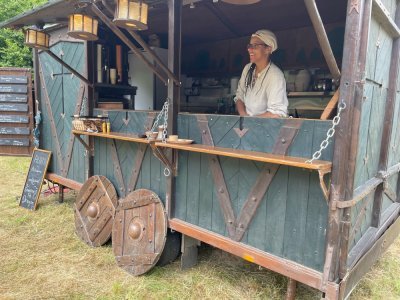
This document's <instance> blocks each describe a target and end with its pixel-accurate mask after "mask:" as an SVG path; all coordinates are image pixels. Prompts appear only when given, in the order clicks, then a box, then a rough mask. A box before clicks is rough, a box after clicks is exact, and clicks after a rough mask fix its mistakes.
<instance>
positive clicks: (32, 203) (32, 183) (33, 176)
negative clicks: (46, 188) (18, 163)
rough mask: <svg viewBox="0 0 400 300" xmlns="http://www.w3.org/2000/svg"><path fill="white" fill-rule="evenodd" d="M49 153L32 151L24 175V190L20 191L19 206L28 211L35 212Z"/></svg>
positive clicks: (37, 150) (38, 150) (48, 160)
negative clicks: (27, 168)
mask: <svg viewBox="0 0 400 300" xmlns="http://www.w3.org/2000/svg"><path fill="white" fill-rule="evenodd" d="M50 156H51V152H50V151H46V150H41V149H34V150H33V154H32V160H31V164H30V166H29V170H28V174H27V175H26V180H25V185H24V189H23V190H22V196H21V200H20V202H19V205H20V206H22V207H25V208H27V209H30V210H35V209H36V205H37V201H38V199H39V196H40V191H41V189H42V183H43V179H44V176H45V175H46V171H47V167H48V165H49V162H50Z"/></svg>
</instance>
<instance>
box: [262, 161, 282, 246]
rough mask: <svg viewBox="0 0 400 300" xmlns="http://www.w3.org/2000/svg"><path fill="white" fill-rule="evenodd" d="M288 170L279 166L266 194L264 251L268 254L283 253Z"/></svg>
mask: <svg viewBox="0 0 400 300" xmlns="http://www.w3.org/2000/svg"><path fill="white" fill-rule="evenodd" d="M288 178H289V168H288V167H286V166H281V167H280V168H279V170H278V173H277V174H276V178H275V179H274V181H273V182H272V183H271V187H270V188H269V189H268V192H267V201H266V203H265V204H266V205H265V206H266V207H265V209H266V217H265V218H266V220H265V228H264V230H265V234H264V235H261V237H263V236H265V247H264V248H263V249H265V251H267V252H269V253H276V254H278V253H279V254H281V253H283V242H284V238H285V219H286V209H287V203H286V202H287V197H288V185H287V184H285V183H287V182H288Z"/></svg>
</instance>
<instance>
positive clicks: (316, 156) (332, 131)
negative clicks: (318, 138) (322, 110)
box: [306, 100, 346, 164]
mask: <svg viewBox="0 0 400 300" xmlns="http://www.w3.org/2000/svg"><path fill="white" fill-rule="evenodd" d="M345 108H346V103H344V101H343V100H342V101H341V103H340V104H339V106H338V112H337V115H336V116H335V117H334V118H333V121H332V127H331V128H329V130H328V132H327V133H326V139H325V140H323V141H322V143H321V145H320V148H319V150H317V151H315V153H314V154H313V156H312V158H311V159H309V160H307V161H306V163H309V164H311V163H312V162H313V161H314V160H316V159H319V158H320V157H321V154H322V151H323V150H325V149H326V148H327V147H328V145H329V140H330V139H331V138H332V137H333V136H334V135H335V127H336V126H337V125H339V123H340V114H341V113H342V111H343V110H344V109H345Z"/></svg>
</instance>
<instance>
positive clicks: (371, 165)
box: [350, 0, 399, 249]
mask: <svg viewBox="0 0 400 300" xmlns="http://www.w3.org/2000/svg"><path fill="white" fill-rule="evenodd" d="M382 3H383V4H384V6H385V7H386V8H387V9H388V11H389V12H390V14H391V15H392V16H394V13H395V10H396V6H397V4H396V1H394V0H385V1H382ZM392 46H393V39H392V37H391V36H389V35H388V33H387V32H386V30H385V28H384V27H383V26H381V24H379V23H378V21H377V20H376V19H375V18H374V17H373V19H372V20H371V25H370V36H369V43H368V52H367V64H366V84H365V86H364V90H363V93H364V95H363V96H364V101H363V104H362V111H361V118H360V119H361V124H360V129H359V140H358V152H357V160H356V172H355V176H354V188H357V187H358V186H361V185H362V184H363V183H365V182H366V181H367V180H368V179H371V178H373V177H374V176H376V174H377V172H378V164H379V156H380V150H381V139H382V134H383V122H384V116H385V105H386V101H387V88H388V85H389V80H390V79H389V70H390V63H391V56H392ZM398 110H399V104H398V103H396V105H395V117H394V122H393V126H394V127H393V131H394V132H393V131H392V137H391V145H390V147H389V160H388V162H389V166H390V165H391V163H392V162H393V157H395V155H393V154H396V153H395V152H396V150H395V147H393V143H395V140H396V138H395V136H396V134H397V133H396V132H397V127H398V124H397V123H398ZM395 128H396V129H395ZM396 185H397V183H395V186H396ZM388 201H389V200H388V199H387V197H386V196H383V202H382V203H383V210H382V211H384V209H385V207H387V206H388V205H389V203H388ZM372 207H373V194H372V195H370V196H369V197H367V198H366V199H364V200H363V201H361V202H359V203H358V204H357V205H356V206H355V207H354V208H353V209H352V210H351V222H352V227H354V226H357V233H355V234H354V239H353V240H352V241H350V249H351V248H352V247H353V246H354V245H355V244H356V243H357V242H358V240H359V239H360V238H361V237H362V236H363V234H364V233H365V232H366V231H367V230H368V228H369V227H370V224H371V219H372ZM364 210H365V211H364ZM360 214H361V215H363V218H361V219H360V218H359V215H360ZM360 221H361V222H360ZM356 222H358V223H359V224H357V225H356Z"/></svg>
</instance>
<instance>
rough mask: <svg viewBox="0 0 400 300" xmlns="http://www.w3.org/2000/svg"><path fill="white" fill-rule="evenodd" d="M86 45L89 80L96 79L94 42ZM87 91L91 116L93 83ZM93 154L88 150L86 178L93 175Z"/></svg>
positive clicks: (90, 145)
mask: <svg viewBox="0 0 400 300" xmlns="http://www.w3.org/2000/svg"><path fill="white" fill-rule="evenodd" d="M84 47H85V66H86V70H85V73H86V74H85V75H86V78H88V81H89V82H93V81H94V47H93V42H88V41H86V42H85V43H84ZM86 91H87V99H86V104H87V113H88V115H89V116H91V115H93V108H94V101H95V99H94V97H93V96H94V89H93V85H89V84H88V85H87V86H86ZM89 148H90V149H94V139H93V138H92V137H89ZM93 165H94V163H93V156H92V155H91V154H90V152H88V154H87V156H86V170H87V173H86V178H85V180H87V179H88V178H89V177H91V176H93Z"/></svg>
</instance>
